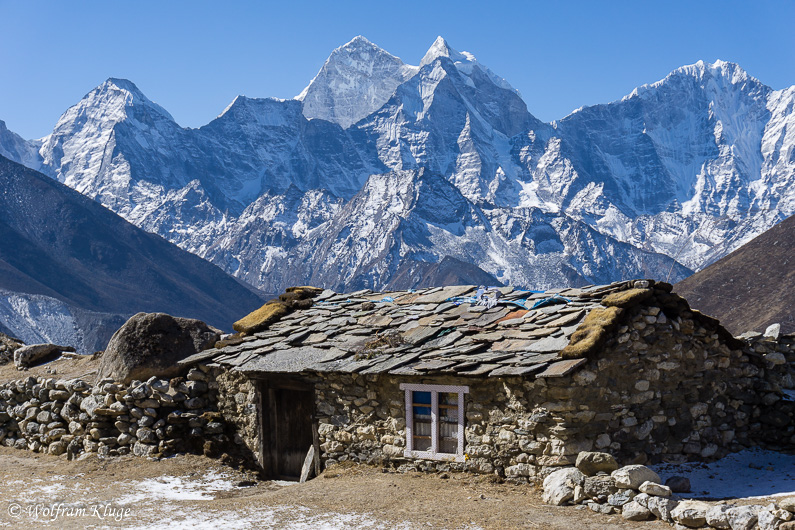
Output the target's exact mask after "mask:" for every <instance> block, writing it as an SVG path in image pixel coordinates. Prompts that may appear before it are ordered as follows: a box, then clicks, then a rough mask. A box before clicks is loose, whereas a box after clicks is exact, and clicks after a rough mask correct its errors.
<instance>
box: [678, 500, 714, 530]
mask: <svg viewBox="0 0 795 530" xmlns="http://www.w3.org/2000/svg"><path fill="white" fill-rule="evenodd" d="M709 508H710V505H709V504H707V503H706V502H702V501H691V500H687V501H682V502H680V503H679V504H678V505H677V506H676V508H674V509H673V510H671V518H672V519H673V520H674V521H676V522H677V523H680V524H683V525H685V526H687V527H690V528H698V527H700V526H704V523H706V522H707V510H709Z"/></svg>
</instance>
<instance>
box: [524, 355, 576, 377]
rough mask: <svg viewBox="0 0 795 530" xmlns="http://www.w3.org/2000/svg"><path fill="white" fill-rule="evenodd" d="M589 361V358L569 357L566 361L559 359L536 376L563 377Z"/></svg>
mask: <svg viewBox="0 0 795 530" xmlns="http://www.w3.org/2000/svg"><path fill="white" fill-rule="evenodd" d="M587 362H588V359H567V360H565V361H558V362H556V363H552V364H550V365H549V366H548V367H547V369H546V370H544V371H543V372H541V373H540V374H538V375H537V376H536V377H563V376H565V375H568V374H570V373H571V372H573V371H574V370H576V369H577V368H579V367H580V366H582V365H583V364H585V363H587Z"/></svg>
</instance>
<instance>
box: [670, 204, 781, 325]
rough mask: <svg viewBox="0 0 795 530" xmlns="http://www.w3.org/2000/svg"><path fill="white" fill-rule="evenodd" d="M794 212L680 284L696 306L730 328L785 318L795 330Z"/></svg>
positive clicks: (681, 291) (765, 323) (681, 293)
mask: <svg viewBox="0 0 795 530" xmlns="http://www.w3.org/2000/svg"><path fill="white" fill-rule="evenodd" d="M793 249H795V216H792V217H790V218H788V219H786V220H784V221H782V222H781V223H779V224H777V225H776V226H774V227H773V228H771V229H770V230H768V231H767V232H764V233H763V234H762V235H760V236H757V237H756V238H754V239H753V240H751V241H750V242H748V243H746V244H745V245H743V246H742V247H740V248H738V249H737V250H735V251H734V252H732V253H731V254H729V255H728V256H726V257H724V258H723V259H721V260H719V261H717V262H715V263H713V264H712V265H710V266H709V267H707V268H706V269H704V270H702V271H700V272H698V273H696V274H694V275H693V276H690V277H689V278H687V279H685V280H683V281H681V282H679V283H677V284H676V287H675V288H676V291H677V292H678V293H679V294H680V295H682V296H684V297H685V298H687V300H688V302H690V305H692V306H693V307H694V308H696V309H698V310H700V311H703V312H704V313H707V314H708V315H713V316H715V317H717V318H719V319H720V320H721V323H722V324H723V325H724V326H725V327H726V328H727V329H728V330H729V331H731V332H732V333H735V334H740V333H743V332H745V331H749V330H757V331H764V330H765V328H766V327H767V326H769V325H770V324H773V323H776V322H779V323H781V331H782V332H783V333H795V251H793Z"/></svg>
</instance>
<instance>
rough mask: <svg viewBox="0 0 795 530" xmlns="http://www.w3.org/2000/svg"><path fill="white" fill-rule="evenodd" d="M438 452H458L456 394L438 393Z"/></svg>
mask: <svg viewBox="0 0 795 530" xmlns="http://www.w3.org/2000/svg"><path fill="white" fill-rule="evenodd" d="M439 452H440V453H451V454H455V453H456V452H458V394H456V393H452V392H440V393H439Z"/></svg>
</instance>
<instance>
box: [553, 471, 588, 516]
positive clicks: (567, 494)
mask: <svg viewBox="0 0 795 530" xmlns="http://www.w3.org/2000/svg"><path fill="white" fill-rule="evenodd" d="M584 479H585V475H583V474H582V472H581V471H580V470H579V469H577V468H574V467H567V468H564V469H559V470H557V471H554V472H552V473H551V474H550V475H549V476H548V477H547V478H545V479H544V494H543V500H544V502H545V503H547V504H552V505H555V506H561V505H562V504H563V503H565V502H566V501H569V500H571V499H572V498H574V488H575V486H577V485H579V484H582V482H583V480H584Z"/></svg>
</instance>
